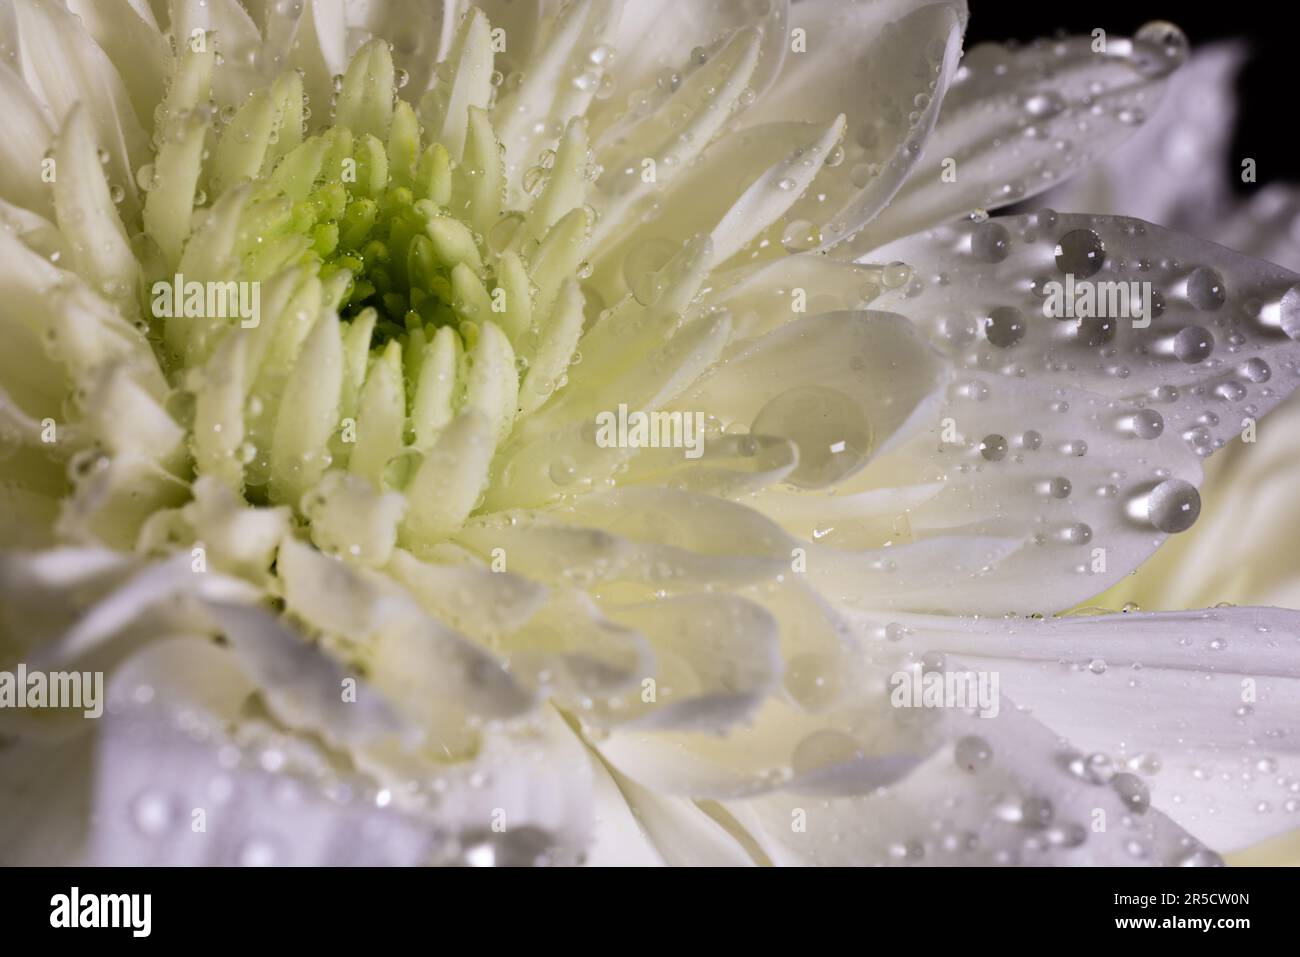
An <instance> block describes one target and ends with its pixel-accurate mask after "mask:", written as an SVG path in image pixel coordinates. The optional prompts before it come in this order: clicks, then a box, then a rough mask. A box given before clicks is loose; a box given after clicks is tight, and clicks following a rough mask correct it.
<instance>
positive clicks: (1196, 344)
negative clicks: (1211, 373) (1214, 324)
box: [1174, 326, 1214, 365]
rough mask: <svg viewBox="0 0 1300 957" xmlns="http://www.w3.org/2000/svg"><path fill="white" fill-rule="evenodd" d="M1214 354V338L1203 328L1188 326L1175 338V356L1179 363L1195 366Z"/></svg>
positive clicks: (1180, 330)
mask: <svg viewBox="0 0 1300 957" xmlns="http://www.w3.org/2000/svg"><path fill="white" fill-rule="evenodd" d="M1212 352H1214V336H1213V335H1212V334H1211V333H1210V330H1208V329H1205V328H1202V327H1201V326H1187V327H1186V328H1183V329H1179V330H1178V332H1177V334H1176V335H1175V336H1174V355H1175V356H1177V357H1178V359H1179V361H1181V362H1186V363H1188V364H1192V365H1194V364H1195V363H1197V362H1202V361H1204V360H1205V359H1206V358H1208V357H1209V355H1210V354H1211V353H1212Z"/></svg>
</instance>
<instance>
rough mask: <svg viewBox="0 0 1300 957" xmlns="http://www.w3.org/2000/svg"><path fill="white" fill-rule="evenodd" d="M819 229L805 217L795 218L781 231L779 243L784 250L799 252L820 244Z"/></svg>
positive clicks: (820, 234)
mask: <svg viewBox="0 0 1300 957" xmlns="http://www.w3.org/2000/svg"><path fill="white" fill-rule="evenodd" d="M821 242H822V233H821V230H820V229H818V228H817V227H816V226H814V225H813V224H812V223H810V222H808V220H806V219H796V220H794V221H792V222H791V223H789V224H788V225H787V226H786V227H785V230H784V231H783V232H782V233H781V245H782V246H784V247H785V249H786V252H791V253H801V252H805V251H806V250H809V249H816V248H817V247H818V246H820V245H821Z"/></svg>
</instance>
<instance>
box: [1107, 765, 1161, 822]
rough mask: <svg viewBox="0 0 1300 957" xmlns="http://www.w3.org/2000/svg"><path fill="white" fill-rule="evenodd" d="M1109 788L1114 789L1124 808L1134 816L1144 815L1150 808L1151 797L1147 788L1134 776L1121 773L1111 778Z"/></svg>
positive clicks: (1126, 772) (1125, 772)
mask: <svg viewBox="0 0 1300 957" xmlns="http://www.w3.org/2000/svg"><path fill="white" fill-rule="evenodd" d="M1110 786H1111V787H1113V788H1114V789H1115V793H1116V794H1118V795H1119V799H1120V800H1121V801H1123V802H1124V806H1125V807H1126V808H1128V809H1129V810H1130V811H1132V812H1133V813H1134V814H1145V813H1146V812H1147V808H1149V807H1151V795H1150V794H1149V793H1148V791H1147V786H1146V784H1145V783H1143V781H1142V779H1141V778H1140V777H1138V776H1137V775H1136V774H1130V773H1129V772H1128V771H1121V772H1120V773H1119V774H1117V775H1115V776H1114V777H1113V778H1111V782H1110Z"/></svg>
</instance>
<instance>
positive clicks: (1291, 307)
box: [1279, 285, 1300, 342]
mask: <svg viewBox="0 0 1300 957" xmlns="http://www.w3.org/2000/svg"><path fill="white" fill-rule="evenodd" d="M1279 316H1280V318H1281V320H1282V331H1283V332H1285V333H1286V334H1287V336H1288V337H1289V338H1291V339H1295V340H1296V341H1297V342H1300V285H1295V286H1292V287H1291V288H1290V289H1288V290H1287V291H1286V292H1285V293H1284V294H1283V296H1282V302H1281V303H1280V304H1279Z"/></svg>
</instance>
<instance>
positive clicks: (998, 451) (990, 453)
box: [980, 435, 1007, 462]
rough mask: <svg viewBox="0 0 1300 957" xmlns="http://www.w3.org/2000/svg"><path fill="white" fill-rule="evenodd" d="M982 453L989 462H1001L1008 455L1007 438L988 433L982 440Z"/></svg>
mask: <svg viewBox="0 0 1300 957" xmlns="http://www.w3.org/2000/svg"><path fill="white" fill-rule="evenodd" d="M980 455H982V456H983V457H984V460H985V461H987V462H1001V461H1002V460H1003V459H1004V458H1006V457H1007V440H1006V438H1005V437H1004V436H1001V435H986V436H984V440H983V441H982V442H980Z"/></svg>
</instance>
